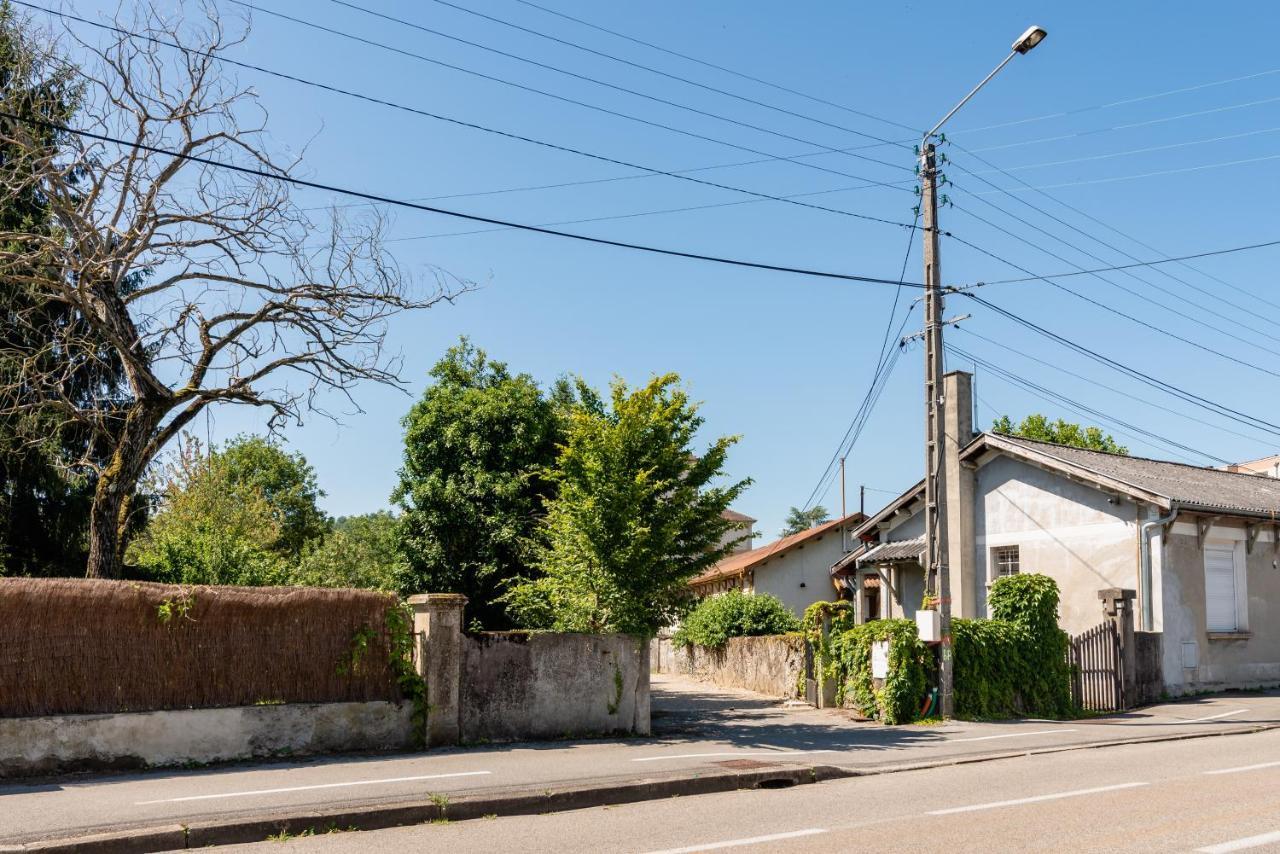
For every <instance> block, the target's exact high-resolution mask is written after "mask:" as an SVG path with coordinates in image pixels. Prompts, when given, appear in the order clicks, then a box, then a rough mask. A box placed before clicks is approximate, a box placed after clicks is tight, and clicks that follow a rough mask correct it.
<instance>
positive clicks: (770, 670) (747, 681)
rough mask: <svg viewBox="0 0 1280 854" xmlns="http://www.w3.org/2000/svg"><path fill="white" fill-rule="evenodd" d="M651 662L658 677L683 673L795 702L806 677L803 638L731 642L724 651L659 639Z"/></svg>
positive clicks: (651, 649) (743, 639) (756, 638)
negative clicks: (803, 675)
mask: <svg viewBox="0 0 1280 854" xmlns="http://www.w3.org/2000/svg"><path fill="white" fill-rule="evenodd" d="M650 661H651V666H652V667H653V670H654V672H656V673H681V674H684V675H686V676H692V677H693V678H695V679H699V680H701V681H703V682H710V683H712V684H713V685H719V686H720V687H723V688H741V689H743V690H746V691H755V692H756V693H757V694H764V695H766V696H769V697H777V698H779V699H794V698H796V697H799V696H800V688H799V686H800V679H801V676H802V674H803V673H804V638H803V637H802V636H800V635H766V636H763V637H751V638H729V641H728V642H727V643H726V644H725V645H724V648H723V649H705V648H703V647H700V646H692V647H689V646H677V645H675V644H672V642H671V640H670V639H669V638H658V639H655V640H654V641H653V642H652V644H651V647H650Z"/></svg>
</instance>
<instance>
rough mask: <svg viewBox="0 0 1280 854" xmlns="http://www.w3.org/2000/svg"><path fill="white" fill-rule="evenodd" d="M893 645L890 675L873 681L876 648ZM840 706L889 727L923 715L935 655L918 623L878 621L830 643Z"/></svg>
mask: <svg viewBox="0 0 1280 854" xmlns="http://www.w3.org/2000/svg"><path fill="white" fill-rule="evenodd" d="M879 641H887V642H888V644H889V670H888V675H887V676H886V678H885V679H883V680H881V684H880V685H878V686H877V685H876V681H877V680H875V679H873V678H872V676H871V646H872V644H874V643H876V642H879ZM829 644H830V649H831V656H832V660H833V673H834V674H835V678H836V679H837V682H836V702H837V703H839V704H841V705H844V704H845V702H846V700H847V701H849V702H851V703H852V705H853V707H854V708H856V709H857V710H858V711H859V712H861V713H862V714H864V715H866V716H868V717H874V718H878V719H879V720H881V721H883V722H884V723H887V724H902V723H910V722H911V721H913V720H915V719H916V717H917V715H918V714H919V711H920V702H921V699H922V698H923V697H924V694H925V689H926V688H927V687H928V685H929V683H930V682H931V681H932V679H933V671H934V663H933V653H932V652H931V651H930V649H929V647H928V646H926V645H925V644H924V643H923V642H922V641H921V640H920V635H919V633H918V632H917V631H916V624H915V621H914V620H873V621H872V622H870V623H863V624H862V625H860V626H854V627H853V628H847V629H844V630H843V631H840V632H836V631H832V633H831V637H830V639H829Z"/></svg>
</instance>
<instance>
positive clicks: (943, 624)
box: [920, 26, 1047, 718]
mask: <svg viewBox="0 0 1280 854" xmlns="http://www.w3.org/2000/svg"><path fill="white" fill-rule="evenodd" d="M1045 35H1047V33H1046V32H1045V30H1044V29H1043V28H1042V27H1034V26H1033V27H1028V28H1027V30H1026V32H1024V33H1023V34H1022V35H1020V36H1019V37H1018V40H1017V41H1015V42H1014V43H1013V47H1012V48H1011V50H1010V52H1009V55H1008V56H1006V57H1005V58H1004V60H1003V61H1002V62H1001V63H1000V64H999V65H997V66H996V67H995V69H994V70H993V71H992V72H991V73H990V74H988V75H987V76H986V77H984V78H983V79H982V82H981V83H979V84H978V85H977V86H974V87H973V89H971V90H970V91H969V94H968V95H965V96H964V98H963V99H961V101H960V103H958V104H956V105H955V106H954V107H952V108H951V110H950V112H948V113H947V114H946V115H945V116H943V117H942V120H941V121H940V122H938V123H937V124H936V125H934V126H933V128H932V129H931V130H930V131H928V132H927V133H926V134H925V135H924V138H923V139H921V140H920V219H921V223H922V225H923V231H924V285H925V291H924V396H925V427H924V445H925V463H924V472H925V474H924V555H925V557H924V560H925V565H924V569H925V585H926V589H928V590H929V591H930V592H931V593H932V595H933V596H934V597H935V598H936V600H937V603H938V604H937V607H938V622H939V629H940V634H941V636H942V637H941V640H942V644H941V646H942V656H941V658H942V661H941V664H940V665H939V668H938V682H939V686H938V693H939V695H940V696H939V701H940V702H939V707H940V708H939V711H940V712H941V713H942V717H944V718H950V717H951V716H952V715H953V714H954V712H955V698H954V696H953V691H952V686H953V684H954V683H953V679H952V663H953V662H952V650H951V573H950V571H949V570H948V568H947V554H946V542H947V512H946V511H947V507H946V501H945V497H944V493H943V492H942V489H941V487H942V483H941V480H942V472H943V471H945V460H944V459H943V456H944V454H945V453H946V436H945V435H944V430H943V420H942V412H941V406H942V327H943V324H944V321H943V320H942V259H941V257H940V255H939V252H938V165H937V160H936V152H935V151H934V145H933V142H932V140H933V138H934V135H935V134H937V133H938V131H940V130H941V129H942V126H943V125H945V124H946V123H947V121H948V120H950V118H951V117H952V116H954V115H955V114H956V113H957V112H958V111H959V110H960V108H961V107H963V106H964V105H965V104H967V103H969V99H970V98H972V97H973V96H974V95H976V94H978V90H980V89H981V88H982V87H983V86H986V85H987V83H988V82H990V80H991V78H993V77H995V76H996V75H997V74H999V73H1000V71H1001V69H1003V68H1004V67H1005V66H1006V65H1008V64H1009V62H1010V61H1011V60H1012V59H1013V58H1014V57H1015V56H1018V55H1020V54H1024V53H1026V52H1028V51H1029V50H1031V49H1032V48H1033V47H1035V46H1036V45H1038V44H1040V42H1042V41H1043V40H1044V37H1045Z"/></svg>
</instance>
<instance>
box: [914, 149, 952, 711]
mask: <svg viewBox="0 0 1280 854" xmlns="http://www.w3.org/2000/svg"><path fill="white" fill-rule="evenodd" d="M920 157H921V168H920V183H921V186H920V204H921V211H920V213H921V220H922V222H923V225H924V285H925V291H924V394H925V431H924V444H925V463H924V471H925V476H924V552H925V567H924V568H925V583H926V586H927V589H929V590H930V591H931V592H932V595H933V596H934V597H935V598H936V600H937V603H938V616H939V618H940V623H941V625H940V626H939V629H940V631H941V641H942V646H941V649H942V654H941V658H942V661H941V663H940V665H939V668H938V682H939V691H938V693H939V694H940V695H941V704H940V705H941V710H940V711H941V713H942V717H944V718H949V717H951V715H952V712H953V711H954V708H953V705H954V704H953V697H952V690H951V688H952V660H951V574H950V572H949V571H948V569H947V554H946V545H947V518H946V503H945V501H943V496H942V471H943V468H942V465H943V462H942V453H943V449H944V448H945V444H944V442H945V436H944V435H943V422H942V410H941V403H942V399H941V398H942V270H941V266H942V259H941V258H940V256H939V252H938V167H937V162H936V160H935V154H934V146H933V143H926V144H925V146H924V149H923V150H922V151H921V154H920Z"/></svg>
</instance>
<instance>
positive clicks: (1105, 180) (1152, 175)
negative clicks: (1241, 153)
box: [978, 99, 1280, 192]
mask: <svg viewBox="0 0 1280 854" xmlns="http://www.w3.org/2000/svg"><path fill="white" fill-rule="evenodd" d="M1277 100H1280V99H1277ZM978 150H979V151H990V150H991V149H978ZM1272 160H1280V154H1267V155H1263V156H1262V157H1246V158H1243V159H1240V160H1224V161H1222V162H1220V163H1204V164H1201V165H1200V166H1184V167H1182V168H1179V169H1160V170H1157V171H1155V172H1136V173H1134V174H1132V175H1116V176H1115V177H1112V178H1089V179H1086V180H1084V181H1064V182H1062V183H1060V184H1041V185H1039V186H1031V187H1027V188H1026V190H1014V191H1010V192H1026V191H1028V190H1060V189H1062V188H1063V187H1088V186H1092V185H1095V184H1116V183H1119V182H1121V181H1137V180H1139V179H1142V178H1159V177H1161V176H1163V175H1186V174H1188V173H1190V172H1203V171H1205V170H1206V169H1225V168H1226V167H1228V166H1248V165H1250V164H1253V163H1269V162H1271V161H1272Z"/></svg>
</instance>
